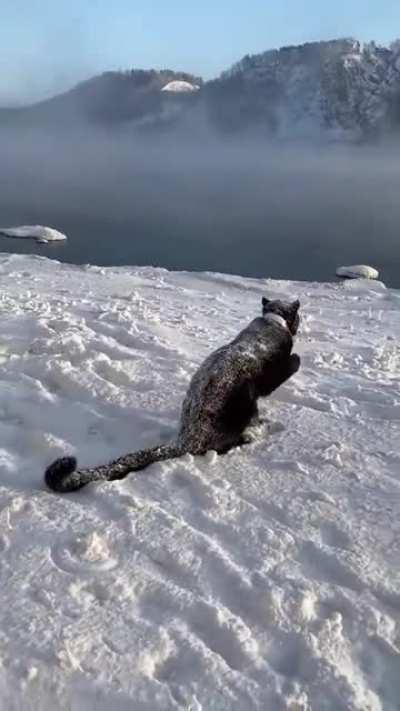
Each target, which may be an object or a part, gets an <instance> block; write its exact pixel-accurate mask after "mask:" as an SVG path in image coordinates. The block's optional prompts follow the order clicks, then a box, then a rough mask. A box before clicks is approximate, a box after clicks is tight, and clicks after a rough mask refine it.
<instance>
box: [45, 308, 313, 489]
mask: <svg viewBox="0 0 400 711" xmlns="http://www.w3.org/2000/svg"><path fill="white" fill-rule="evenodd" d="M262 304H263V316H262V317H260V318H256V319H254V321H252V322H251V323H250V324H249V325H248V326H247V328H245V329H244V330H243V331H241V333H239V335H238V336H237V337H236V338H235V339H234V340H233V341H232V342H231V343H228V344H227V345H225V346H222V348H219V349H218V350H217V351H214V353H211V355H209V356H208V358H206V360H205V361H204V363H203V364H202V365H201V366H200V368H199V369H198V371H197V372H196V373H195V374H194V376H193V378H192V381H191V383H190V386H189V389H188V392H187V394H186V397H185V399H184V402H183V406H182V413H181V419H180V430H179V434H178V438H177V441H176V443H174V444H171V445H166V446H159V447H154V448H153V449H146V450H142V451H139V452H133V453H132V454H127V455H125V456H123V457H120V458H119V459H117V460H115V461H114V462H110V464H106V465H102V466H98V467H94V468H93V469H79V470H77V469H76V466H77V462H76V460H75V459H74V458H73V457H65V458H63V459H58V460H56V461H55V462H54V463H53V464H52V465H51V466H50V467H48V469H47V470H46V474H45V480H46V484H47V485H48V486H49V487H50V488H51V489H53V490H54V491H59V492H67V491H74V490H76V489H80V488H81V487H82V486H85V485H86V484H88V483H89V482H92V481H111V480H115V479H123V478H124V477H126V476H127V474H129V473H130V472H132V471H139V470H140V469H144V468H145V467H147V466H149V464H152V463H153V462H158V461H162V460H165V459H173V458H176V457H180V456H182V455H183V454H185V453H191V454H205V452H207V451H208V450H210V449H213V450H216V451H217V452H218V453H219V454H223V453H225V452H227V451H228V450H229V449H231V448H232V447H235V446H238V445H240V444H243V443H244V442H245V441H246V436H245V431H246V429H247V428H248V427H249V426H251V425H252V424H253V423H254V422H255V421H256V420H257V419H258V408H257V400H258V398H259V397H266V396H268V395H270V394H271V393H272V392H273V391H274V390H276V388H278V387H279V386H280V385H282V383H284V382H285V381H286V380H288V379H289V378H290V377H291V376H292V375H293V374H294V373H296V372H297V370H298V369H299V367H300V358H299V356H297V355H292V353H291V352H292V348H293V336H294V335H295V334H296V332H297V329H298V326H299V316H298V310H299V306H300V303H299V302H298V301H295V302H293V303H286V302H282V301H268V299H265V298H264V299H263V301H262ZM272 314H275V316H280V317H281V318H283V319H284V321H285V322H286V325H287V327H285V326H284V325H282V324H281V323H279V322H278V323H277V322H276V321H275V320H269V318H270V316H271V315H272ZM272 318H274V317H272Z"/></svg>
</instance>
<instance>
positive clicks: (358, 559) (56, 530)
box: [0, 254, 400, 711]
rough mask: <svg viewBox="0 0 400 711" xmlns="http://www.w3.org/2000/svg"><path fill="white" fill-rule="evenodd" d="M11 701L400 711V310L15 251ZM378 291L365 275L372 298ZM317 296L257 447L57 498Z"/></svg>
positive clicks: (377, 301)
mask: <svg viewBox="0 0 400 711" xmlns="http://www.w3.org/2000/svg"><path fill="white" fill-rule="evenodd" d="M0 274H1V283H2V289H1V293H0V334H1V336H0V354H1V361H0V392H1V400H0V554H1V566H0V589H1V596H2V597H1V601H2V604H1V606H0V639H1V659H0V708H1V709H10V710H11V709H15V710H16V711H17V710H18V711H28V710H29V711H32V710H33V709H35V710H36V709H37V710H38V711H39V710H40V711H61V710H63V709H79V710H80V711H93V710H94V709H96V711H108V710H109V709H115V710H116V711H127V709H135V711H150V710H151V711H153V710H154V709H157V710H160V711H174V710H175V709H176V710H177V711H178V709H196V710H197V711H201V709H204V711H206V710H207V711H213V710H214V709H218V710H219V711H237V710H240V711H241V710H242V709H243V711H244V710H246V711H264V710H265V709H268V711H284V709H286V710H289V709H291V710H292V711H294V709H299V710H300V709H303V710H304V711H306V710H309V711H311V709H313V710H314V709H315V710H319V709H323V710H324V711H338V710H339V709H349V710H350V709H351V710H352V711H366V710H367V709H369V711H398V708H399V705H398V704H399V698H400V675H399V673H398V670H399V664H400V454H399V452H400V348H399V343H400V304H399V302H398V300H397V299H394V298H392V296H391V292H390V290H389V289H388V290H387V291H386V292H379V293H375V292H374V291H368V292H361V291H360V292H358V291H355V292H353V291H352V290H351V289H349V290H348V289H346V288H343V284H309V283H305V282H299V283H292V282H286V281H270V280H263V279H260V280H257V279H245V278H241V277H234V276H229V275H221V274H189V273H170V272H168V271H166V270H164V269H152V268H108V269H106V268H99V267H81V266H80V267H74V266H70V265H67V264H61V263H59V262H57V261H51V260H48V259H45V258H43V257H38V256H35V257H28V256H19V255H5V254H0ZM354 283H355V282H354ZM263 295H265V296H268V297H270V298H283V299H289V298H290V299H293V298H296V297H299V298H300V300H301V309H302V324H301V328H300V331H299V334H298V338H297V340H296V346H295V349H296V352H298V353H299V354H300V355H301V358H302V367H301V370H300V372H299V373H298V374H297V375H296V376H295V377H294V378H293V379H292V380H290V381H289V383H287V384H286V385H284V386H283V387H281V388H279V389H278V390H277V392H276V393H275V394H274V396H273V397H271V398H269V399H267V400H264V401H262V402H261V408H260V409H261V415H262V416H263V417H264V418H265V422H264V424H263V425H261V426H260V428H259V433H258V438H257V439H256V440H255V441H254V442H253V443H252V444H249V445H248V446H245V447H242V448H240V449H237V450H234V451H232V452H230V453H229V454H227V455H226V456H221V457H218V456H216V454H215V453H209V454H208V455H207V456H206V457H193V456H189V455H187V456H185V457H182V458H181V459H179V460H175V461H170V462H163V463H159V464H155V465H154V466H152V467H150V468H149V469H147V470H146V471H144V472H142V473H140V474H138V475H131V476H130V477H128V478H127V479H125V480H124V481H120V482H114V483H104V484H98V485H95V486H91V487H88V488H87V489H84V490H82V491H81V492H77V493H75V494H73V495H70V496H58V495H54V494H53V493H51V492H49V491H47V490H46V489H45V487H44V484H43V472H44V469H45V467H46V466H47V465H48V464H49V463H50V462H51V461H52V460H53V459H54V458H55V457H57V456H60V455H61V454H63V453H65V452H68V453H73V454H77V455H78V457H79V461H80V463H81V464H82V465H91V464H95V463H97V462H104V461H106V460H108V459H111V458H114V457H116V456H118V455H120V454H122V453H123V452H127V451H129V450H132V449H137V448H140V447H145V446H152V445H155V444H157V443H159V442H165V441H167V440H169V439H170V438H172V437H173V436H174V434H175V432H176V425H177V421H178V416H179V410H180V405H181V402H182V398H183V395H184V393H185V391H186V388H187V386H188V382H189V379H190V377H191V375H192V373H193V372H194V370H195V368H196V367H197V365H198V364H199V363H200V362H201V361H202V360H203V359H204V358H205V356H206V355H207V354H208V353H210V351H211V350H213V349H215V348H217V347H218V346H220V345H221V344H223V343H226V342H227V341H228V340H229V339H231V338H233V337H234V336H235V335H236V334H237V333H238V331H239V330H240V329H241V328H243V326H245V325H246V324H247V323H248V322H249V320H250V319H251V318H253V316H254V315H256V314H257V313H259V312H260V309H261V297H262V296H263Z"/></svg>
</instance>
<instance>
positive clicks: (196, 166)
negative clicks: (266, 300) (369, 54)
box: [0, 128, 400, 287]
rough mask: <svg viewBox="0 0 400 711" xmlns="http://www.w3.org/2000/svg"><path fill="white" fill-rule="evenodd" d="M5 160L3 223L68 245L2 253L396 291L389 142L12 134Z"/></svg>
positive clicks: (398, 271) (399, 253)
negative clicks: (376, 285)
mask: <svg viewBox="0 0 400 711" xmlns="http://www.w3.org/2000/svg"><path fill="white" fill-rule="evenodd" d="M196 135H197V134H196ZM0 156H1V163H0V179H1V188H0V226H3V227H8V226H15V225H22V224H43V225H49V226H52V227H55V228H56V229H58V230H61V231H62V232H65V233H66V234H67V235H68V238H69V239H68V242H67V243H64V244H59V245H45V246H40V245H37V244H36V243H34V242H30V241H29V242H28V241H16V240H8V239H6V238H1V237H0V251H8V252H20V253H37V254H43V255H46V256H49V257H53V258H55V259H58V260H61V261H66V262H71V263H77V264H79V263H81V264H82V263H84V264H86V263H92V264H98V265H106V266H108V265H154V266H162V267H166V268H168V269H187V270H212V271H220V272H228V273H235V274H243V275H247V276H254V277H273V278H282V279H306V280H317V281H325V280H332V279H333V278H334V274H335V269H336V267H337V266H339V265H341V264H352V263H366V264H371V265H373V266H375V267H377V268H378V269H379V270H380V272H381V277H382V279H383V280H384V281H385V282H386V283H387V284H388V285H391V286H397V287H398V286H399V283H400V248H399V232H400V230H399V226H400V201H399V197H398V196H399V188H400V163H399V161H398V158H397V153H396V151H395V149H394V148H393V147H391V146H386V147H382V146H381V147H367V146H358V147H354V146H352V147H351V146H337V145H331V146H329V147H319V148H316V147H314V148H311V147H305V146H299V145H292V146H288V145H286V146H278V145H271V144H268V143H266V142H265V141H259V140H255V139H254V140H249V139H246V141H242V142H239V141H238V142H233V141H230V142H227V141H226V142H224V141H222V140H217V139H215V138H211V137H208V136H204V137H203V138H202V139H201V140H199V139H193V140H190V138H188V137H185V139H182V140H179V139H178V138H177V137H169V138H168V137H167V136H164V137H163V139H162V140H161V139H156V138H155V137H152V136H150V135H147V136H146V137H138V136H137V135H136V136H134V135H129V133H128V132H127V131H126V132H125V133H124V134H122V133H119V134H118V135H117V134H111V133H109V134H107V133H106V132H101V131H100V130H97V129H96V130H93V129H91V130H90V131H88V130H86V129H85V130H83V129H82V130H79V131H78V130H77V131H75V132H73V133H72V132H71V133H68V134H67V133H63V134H61V133H59V134H57V133H55V132H54V131H50V132H47V133H46V132H45V131H44V130H43V131H39V130H36V129H35V130H32V131H27V130H24V132H23V134H22V133H20V134H18V133H17V132H15V131H12V130H11V129H9V128H8V129H1V130H0Z"/></svg>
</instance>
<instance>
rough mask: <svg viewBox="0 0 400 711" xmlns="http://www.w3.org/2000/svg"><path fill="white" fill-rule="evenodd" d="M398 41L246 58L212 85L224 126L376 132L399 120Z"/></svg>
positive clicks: (280, 132) (309, 47) (339, 43)
mask: <svg viewBox="0 0 400 711" xmlns="http://www.w3.org/2000/svg"><path fill="white" fill-rule="evenodd" d="M399 96H400V42H395V43H393V44H392V45H391V46H390V47H389V48H386V47H379V46H377V45H376V44H374V43H373V42H372V43H369V44H364V45H362V44H361V43H360V42H358V41H356V40H353V39H343V40H334V41H329V42H314V43H309V44H304V45H302V46H299V47H285V48H283V49H280V50H273V51H268V52H264V53H263V54H258V55H254V56H246V57H244V59H242V60H241V61H240V62H238V63H237V64H235V65H234V66H233V67H232V68H231V69H230V70H229V71H227V72H225V73H224V74H223V75H222V76H221V78H220V79H218V80H217V81H215V82H213V83H212V85H211V101H210V102H209V106H210V111H211V113H212V115H213V116H214V118H215V120H216V121H217V123H220V125H221V126H222V127H223V128H227V129H231V130H239V131H243V130H246V129H254V128H259V129H261V130H264V131H265V130H267V131H268V132H269V133H271V134H273V135H276V136H278V137H283V138H293V137H311V138H315V137H318V136H319V135H322V136H324V135H325V136H326V135H328V136H330V137H332V138H335V137H336V138H350V139H360V138H368V137H374V136H377V135H379V134H381V133H382V131H385V130H386V129H388V127H389V124H390V123H391V122H396V118H397V116H396V112H397V103H398V98H399Z"/></svg>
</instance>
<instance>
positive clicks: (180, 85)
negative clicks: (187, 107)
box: [161, 80, 200, 94]
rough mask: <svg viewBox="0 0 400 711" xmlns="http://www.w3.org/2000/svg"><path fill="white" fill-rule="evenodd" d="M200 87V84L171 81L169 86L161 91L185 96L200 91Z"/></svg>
mask: <svg viewBox="0 0 400 711" xmlns="http://www.w3.org/2000/svg"><path fill="white" fill-rule="evenodd" d="M199 89H200V87H199V85H198V84H191V83H190V82H189V81H177V80H175V81H170V82H168V84H166V85H165V86H163V88H162V89H161V91H171V92H173V93H177V94H184V93H189V92H193V91H199Z"/></svg>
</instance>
